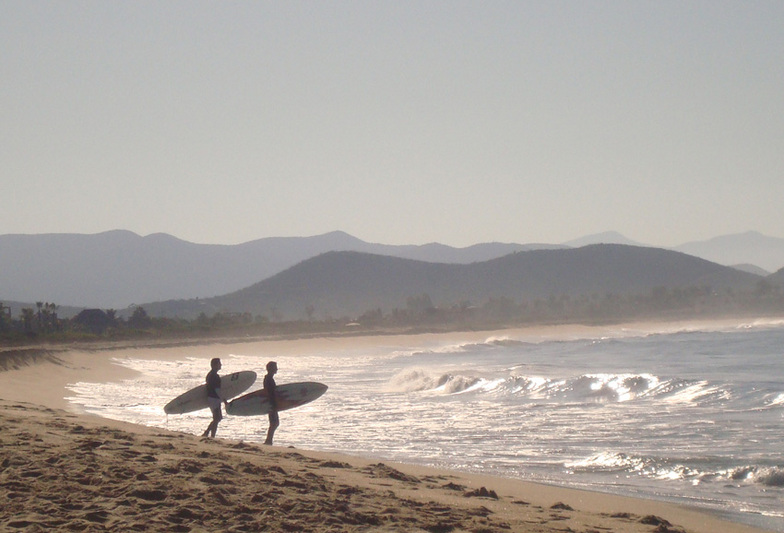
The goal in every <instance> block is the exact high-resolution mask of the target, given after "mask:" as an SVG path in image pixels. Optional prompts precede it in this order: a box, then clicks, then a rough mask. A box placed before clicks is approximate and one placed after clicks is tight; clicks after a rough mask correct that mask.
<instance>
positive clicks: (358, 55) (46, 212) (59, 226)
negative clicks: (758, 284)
mask: <svg viewBox="0 0 784 533" xmlns="http://www.w3.org/2000/svg"><path fill="white" fill-rule="evenodd" d="M782 28H784V2H782V1H781V0H773V1H737V2H723V1H717V0H710V1H705V2H697V1H682V0H677V1H660V0H657V1H644V2H643V1H617V2H611V1H605V0H602V1H596V2H591V1H571V2H557V1H551V0H547V1H539V2H526V1H512V2H487V1H476V2H460V1H454V0H449V1H446V0H444V1H440V2H422V1H418V2H408V1H400V0H395V1H390V2H379V1H375V2H374V1H353V2H335V1H330V2H317V1H313V2H278V1H275V2H260V1H259V2H257V1H253V2H250V1H248V2H218V1H212V2H200V1H187V2H185V1H183V2H175V1H169V2H158V1H139V0H135V1H132V2H116V1H104V2H99V1H89V2H88V1H68V2H61V1H53V2H42V1H33V0H21V1H9V0H0V172H2V177H1V178H0V180H1V181H0V194H1V195H2V209H0V234H5V233H72V232H73V233H97V232H101V231H106V230H111V229H128V230H131V231H134V232H136V233H139V234H141V235H147V234H150V233H156V232H165V233H170V234H172V235H175V236H177V237H179V238H182V239H186V240H189V241H193V242H199V243H225V244H232V243H238V242H245V241H249V240H253V239H257V238H262V237H272V236H307V235H317V234H321V233H324V232H327V231H332V230H343V231H346V232H348V233H350V234H352V235H354V236H356V237H359V238H361V239H364V240H367V241H372V242H381V243H387V244H421V243H426V242H433V241H437V242H441V243H444V244H449V245H453V246H466V245H470V244H474V243H477V242H486V241H503V242H518V243H531V242H550V243H559V242H564V241H567V240H571V239H574V238H577V237H580V236H583V235H587V234H591V233H597V232H602V231H606V230H616V231H619V232H621V233H623V234H624V235H626V236H627V237H629V238H632V239H635V240H637V241H640V242H644V243H647V244H652V245H659V246H672V245H677V244H681V243H684V242H687V241H692V240H702V239H706V238H710V237H714V236H717V235H723V234H728V233H739V232H743V231H747V230H757V231H761V232H762V233H765V234H767V235H770V236H775V237H784V30H782Z"/></svg>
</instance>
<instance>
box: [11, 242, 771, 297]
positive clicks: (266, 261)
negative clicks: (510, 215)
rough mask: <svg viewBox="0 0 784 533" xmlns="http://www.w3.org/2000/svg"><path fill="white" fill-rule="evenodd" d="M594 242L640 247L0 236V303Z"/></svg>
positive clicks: (727, 261)
mask: <svg viewBox="0 0 784 533" xmlns="http://www.w3.org/2000/svg"><path fill="white" fill-rule="evenodd" d="M595 243H607V244H625V245H629V244H638V243H634V242H633V241H630V240H629V239H626V238H625V237H623V236H622V235H620V234H618V233H613V232H609V233H603V234H598V235H593V236H589V237H586V238H584V239H580V240H577V241H571V242H569V243H564V244H560V245H553V244H513V243H484V244H477V245H474V246H470V247H467V248H454V247H450V246H445V245H442V244H437V243H433V244H426V245H421V246H414V245H409V246H393V245H384V244H374V243H367V242H364V241H362V240H360V239H357V238H355V237H352V236H350V235H348V234H346V233H343V232H331V233H326V234H324V235H318V236H313V237H276V238H266V239H259V240H255V241H251V242H247V243H243V244H237V245H209V244H194V243H190V242H186V241H182V240H180V239H177V238H175V237H172V236H170V235H166V234H153V235H148V236H146V237H141V236H139V235H137V234H135V233H132V232H129V231H121V230H118V231H110V232H105V233H99V234H95V235H82V234H43V235H0V272H2V275H0V301H2V302H9V301H16V302H36V301H46V302H54V303H57V304H58V305H60V306H62V307H66V306H74V307H99V308H104V309H106V308H114V309H118V310H120V309H124V308H126V307H128V306H129V305H131V304H140V305H145V308H147V305H148V303H150V302H164V301H170V300H187V299H193V298H200V299H202V300H204V299H210V298H213V297H218V296H221V295H227V294H231V293H236V292H237V291H241V290H242V289H246V288H248V287H251V286H256V285H257V284H259V283H260V282H269V283H271V279H270V278H272V277H274V276H276V275H280V276H283V275H284V274H286V271H287V270H288V269H291V268H292V267H295V266H298V265H299V266H300V267H302V265H300V263H303V262H305V261H307V260H309V259H313V258H316V257H317V256H320V255H322V254H325V253H327V252H359V253H363V254H372V255H375V256H387V257H392V258H398V259H408V260H412V261H418V262H422V263H440V264H443V265H442V266H443V268H448V267H449V265H470V264H472V263H485V262H488V261H491V260H493V259H499V258H502V257H505V256H508V255H510V254H514V253H516V252H529V251H558V250H565V249H568V248H575V247H580V246H584V245H586V244H595ZM676 250H679V251H682V252H685V253H688V254H690V255H694V256H697V257H702V258H704V259H708V260H710V261H713V262H716V263H720V264H723V265H739V269H741V270H744V271H746V272H753V273H755V274H767V273H768V272H771V271H774V270H778V269H779V268H781V267H782V266H784V239H777V238H773V237H766V236H763V235H761V234H759V233H755V232H749V233H744V234H740V235H730V236H725V237H717V238H716V239H712V240H710V241H704V242H700V243H687V244H684V245H682V246H679V247H677V248H676ZM302 268H304V267H302ZM385 268H387V267H386V266H385ZM449 268H451V267H449ZM288 275H293V274H291V273H289V274H288ZM312 275H314V276H315V275H316V274H315V273H312ZM428 275H436V274H428ZM437 275H438V276H440V275H441V274H440V273H439V274H437ZM408 281H409V282H410V281H411V280H408ZM269 290H271V289H269ZM405 292H406V293H407V294H410V293H411V291H405Z"/></svg>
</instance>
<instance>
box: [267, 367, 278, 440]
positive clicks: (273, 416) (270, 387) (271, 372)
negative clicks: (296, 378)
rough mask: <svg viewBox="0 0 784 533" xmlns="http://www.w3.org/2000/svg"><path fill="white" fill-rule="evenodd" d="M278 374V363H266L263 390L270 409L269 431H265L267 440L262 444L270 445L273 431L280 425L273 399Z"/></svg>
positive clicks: (276, 406) (275, 400)
mask: <svg viewBox="0 0 784 533" xmlns="http://www.w3.org/2000/svg"><path fill="white" fill-rule="evenodd" d="M277 372H278V363H276V362H275V361H270V362H269V363H267V375H266V376H264V390H265V391H267V398H268V399H269V402H270V405H271V406H272V409H270V412H269V429H268V430H267V440H265V441H264V444H268V445H271V444H272V437H273V435H275V430H276V429H278V426H279V425H280V418H279V417H278V401H277V398H276V397H275V389H276V388H277V385H275V377H274V376H275V374H276V373H277Z"/></svg>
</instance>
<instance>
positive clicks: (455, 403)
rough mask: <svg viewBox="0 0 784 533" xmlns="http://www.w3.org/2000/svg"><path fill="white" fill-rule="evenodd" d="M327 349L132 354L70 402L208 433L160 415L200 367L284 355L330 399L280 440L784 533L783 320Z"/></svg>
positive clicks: (282, 360)
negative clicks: (123, 369) (690, 510)
mask: <svg viewBox="0 0 784 533" xmlns="http://www.w3.org/2000/svg"><path fill="white" fill-rule="evenodd" d="M417 343H419V344H417ZM331 346H333V345H331V343H329V342H325V343H324V348H323V351H318V352H316V353H307V354H303V355H297V356H276V355H275V354H271V353H263V352H262V351H261V345H257V344H252V343H249V344H247V345H246V346H242V347H241V350H242V351H241V353H231V354H229V353H226V354H219V353H218V354H216V353H215V351H216V348H215V347H214V346H213V347H210V350H209V353H206V352H205V351H204V350H205V349H204V348H199V347H195V348H194V355H193V357H189V358H187V359H183V360H179V361H150V360H143V359H132V358H130V359H122V360H118V363H119V364H122V365H125V366H128V367H130V368H132V369H134V370H137V371H139V372H140V374H139V375H138V376H137V377H136V378H135V379H132V380H128V381H124V382H121V383H75V384H73V385H72V386H71V387H70V388H71V389H72V390H73V397H71V398H69V400H70V401H71V402H72V403H73V404H74V405H75V406H76V408H78V409H81V410H84V411H87V412H90V413H94V414H98V415H101V416H104V417H108V418H113V419H117V420H123V421H128V422H134V423H139V424H145V425H149V426H156V427H162V428H168V429H171V430H177V431H184V432H188V433H193V434H201V432H202V431H203V430H204V429H205V428H206V426H207V425H208V423H209V421H210V414H209V412H208V411H206V410H205V411H200V412H196V413H192V414H188V415H172V416H168V417H167V416H166V415H165V414H164V413H163V405H164V404H165V403H166V402H168V401H169V400H170V399H172V398H173V397H174V396H177V395H178V394H180V393H181V392H184V391H186V390H188V389H189V388H191V387H193V386H196V385H199V384H201V383H203V380H204V376H205V375H206V373H207V372H208V370H209V361H208V358H209V357H214V356H216V355H217V356H220V357H221V359H222V361H223V370H222V373H223V374H228V373H231V372H234V371H237V370H256V371H257V372H258V373H259V378H258V381H257V383H256V384H255V385H254V386H253V387H252V388H251V389H250V390H255V389H257V388H260V387H261V378H262V376H263V373H264V370H263V369H264V365H265V363H266V362H267V361H268V360H270V359H275V360H277V362H278V366H279V367H280V371H279V373H278V375H277V376H276V380H277V382H278V384H283V383H287V382H294V381H320V382H323V383H325V384H327V385H329V387H330V388H329V390H328V391H327V393H326V394H325V395H324V396H323V397H321V398H320V399H318V400H316V401H315V402H313V403H311V404H308V405H306V406H304V407H301V408H299V409H295V410H291V411H285V412H282V413H281V416H280V417H281V427H280V429H279V430H278V432H277V434H276V444H278V445H282V446H288V445H292V446H296V447H298V448H306V449H315V450H325V451H339V452H344V453H348V454H353V455H361V456H369V457H373V458H379V459H387V460H395V461H401V462H408V463H417V464H425V465H432V466H436V467H446V468H450V469H457V470H462V471H466V472H475V473H476V472H478V473H485V474H493V475H498V476H504V477H510V478H518V479H523V480H528V481H537V482H544V483H553V484H558V485H564V486H571V487H576V488H585V489H590V490H595V491H603V492H609V493H616V494H625V495H632V496H640V497H645V498H653V499H659V500H665V501H671V502H678V503H684V504H688V505H692V506H696V507H699V508H702V509H705V510H710V511H712V512H716V513H719V514H721V515H723V516H725V517H726V518H729V519H731V520H734V521H738V522H743V523H747V524H752V525H756V526H761V527H764V528H766V529H769V530H773V531H781V532H784V446H782V439H783V437H784V357H782V352H784V322H776V321H768V322H763V321H757V322H755V323H748V324H743V325H741V326H738V327H724V328H714V329H708V328H699V327H693V328H680V329H678V330H677V331H664V330H663V331H661V332H658V333H654V334H651V333H649V332H646V333H639V334H638V333H635V332H634V331H629V330H622V329H619V330H618V331H617V332H615V333H612V334H609V335H607V336H602V337H601V338H599V337H597V338H571V339H568V340H560V341H552V340H535V339H534V340H532V339H530V338H514V337H509V336H507V337H493V336H488V338H487V339H486V340H485V341H484V342H478V343H471V344H466V343H459V342H458V343H449V342H448V341H444V340H440V341H437V342H435V341H434V342H431V343H427V342H426V341H424V340H422V338H421V337H412V338H411V339H410V340H409V341H407V340H406V339H405V338H402V337H394V338H390V339H389V343H388V344H384V340H383V339H382V341H381V344H379V345H377V346H374V347H373V348H371V349H367V348H363V349H361V350H360V349H355V350H345V349H341V348H337V347H336V348H331ZM334 346H338V345H334ZM235 349H236V346H235ZM200 350H202V352H201V353H200ZM266 428H267V419H266V416H264V417H226V418H224V421H223V422H222V423H221V425H220V428H219V430H218V436H219V437H225V438H232V439H242V440H245V441H249V442H262V441H263V440H264V436H265V432H266Z"/></svg>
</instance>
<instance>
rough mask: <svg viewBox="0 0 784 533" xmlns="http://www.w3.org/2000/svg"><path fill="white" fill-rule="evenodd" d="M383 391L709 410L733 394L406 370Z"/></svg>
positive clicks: (768, 401)
mask: <svg viewBox="0 0 784 533" xmlns="http://www.w3.org/2000/svg"><path fill="white" fill-rule="evenodd" d="M386 390H387V392H398V393H413V392H425V391H429V392H433V393H440V394H461V393H466V392H472V393H475V394H483V395H487V396H488V398H487V399H491V398H501V397H506V398H512V397H514V398H519V399H521V400H536V401H543V400H544V401H550V402H554V403H621V402H629V401H635V400H642V399H646V400H653V401H661V402H665V403H668V404H691V405H710V404H719V403H727V402H729V401H731V400H733V399H734V398H735V396H736V395H735V394H733V392H732V391H731V390H730V389H729V388H728V386H727V385H725V384H721V383H711V382H709V381H707V380H688V379H680V378H672V379H663V378H660V377H658V376H655V375H653V374H602V373H591V374H581V375H578V376H574V377H567V378H562V379H556V378H545V377H538V376H515V375H513V376H508V377H505V378H496V377H482V376H471V375H461V374H451V373H443V374H432V373H429V372H428V371H427V370H424V369H407V370H405V371H402V372H400V373H398V374H396V375H395V376H393V377H392V378H391V380H390V381H389V383H388V385H387V389H386ZM747 400H748V402H753V403H750V404H749V405H747V406H746V408H748V409H770V408H775V407H784V393H781V394H779V395H777V396H775V397H773V398H771V396H770V395H767V396H764V397H759V398H749V399H747Z"/></svg>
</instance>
